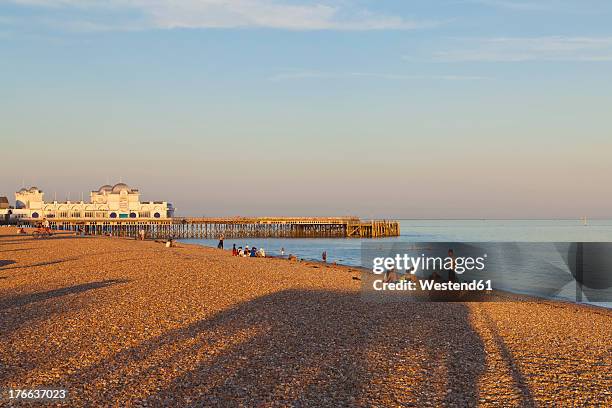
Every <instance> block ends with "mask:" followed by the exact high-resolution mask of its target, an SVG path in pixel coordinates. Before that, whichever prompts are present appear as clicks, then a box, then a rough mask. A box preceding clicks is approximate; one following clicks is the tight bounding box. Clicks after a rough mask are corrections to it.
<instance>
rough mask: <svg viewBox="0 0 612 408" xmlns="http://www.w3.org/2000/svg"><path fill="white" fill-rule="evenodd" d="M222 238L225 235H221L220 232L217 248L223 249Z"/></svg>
mask: <svg viewBox="0 0 612 408" xmlns="http://www.w3.org/2000/svg"><path fill="white" fill-rule="evenodd" d="M224 239H225V237H224V236H223V234H221V236H220V237H219V244H218V245H217V248H219V249H223V240H224Z"/></svg>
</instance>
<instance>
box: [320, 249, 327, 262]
mask: <svg viewBox="0 0 612 408" xmlns="http://www.w3.org/2000/svg"><path fill="white" fill-rule="evenodd" d="M321 258H323V262H325V263H327V251H323V253H322V254H321Z"/></svg>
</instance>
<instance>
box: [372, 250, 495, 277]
mask: <svg viewBox="0 0 612 408" xmlns="http://www.w3.org/2000/svg"><path fill="white" fill-rule="evenodd" d="M449 252H450V251H449ZM486 258H487V254H484V255H483V256H479V257H476V258H475V257H471V256H466V257H461V256H460V257H454V256H452V253H450V254H449V256H447V257H444V258H443V257H441V256H426V255H425V254H422V255H421V256H418V257H413V256H409V255H408V254H403V255H400V254H397V255H395V256H394V257H376V258H374V260H373V266H372V272H374V273H375V274H377V275H380V274H383V273H385V272H388V271H391V270H397V271H405V273H411V274H413V275H414V274H416V273H418V272H419V271H423V272H426V271H440V270H445V271H448V272H452V271H454V272H455V273H458V274H460V275H461V274H463V273H464V272H466V271H468V272H469V271H482V270H484V269H485V267H486V265H485V261H486Z"/></svg>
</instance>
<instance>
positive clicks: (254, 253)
mask: <svg viewBox="0 0 612 408" xmlns="http://www.w3.org/2000/svg"><path fill="white" fill-rule="evenodd" d="M256 256H257V248H255V247H253V248H251V258H255V257H256Z"/></svg>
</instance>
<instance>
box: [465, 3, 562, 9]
mask: <svg viewBox="0 0 612 408" xmlns="http://www.w3.org/2000/svg"><path fill="white" fill-rule="evenodd" d="M464 2H465V3H474V4H481V5H484V6H489V7H497V8H503V9H509V10H523V11H543V10H552V9H554V8H555V6H558V4H555V3H558V2H554V1H553V2H551V1H524V0H522V1H521V0H518V1H517V0H465V1H464Z"/></svg>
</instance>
